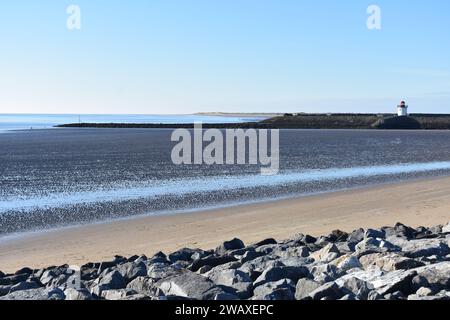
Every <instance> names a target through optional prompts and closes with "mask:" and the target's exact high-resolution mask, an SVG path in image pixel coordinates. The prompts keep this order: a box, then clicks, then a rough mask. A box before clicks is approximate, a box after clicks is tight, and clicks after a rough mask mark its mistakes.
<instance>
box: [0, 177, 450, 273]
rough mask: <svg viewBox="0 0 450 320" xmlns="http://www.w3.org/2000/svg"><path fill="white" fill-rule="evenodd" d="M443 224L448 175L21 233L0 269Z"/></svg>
mask: <svg viewBox="0 0 450 320" xmlns="http://www.w3.org/2000/svg"><path fill="white" fill-rule="evenodd" d="M448 221H450V177H434V178H430V179H425V180H423V179H420V180H417V181H408V182H401V183H393V184H383V185H378V186H370V187H365V188H359V189H352V190H345V191H337V192H333V193H326V194H318V195H310V196H302V197H299V198H289V199H281V200H274V201H269V202H262V203H253V204H244V205H237V206H232V207H225V208H217V209H205V210H198V211H194V212H189V213H178V214H173V215H163V216H143V217H132V218H131V219H123V220H117V221H112V222H107V223H97V224H92V225H83V226H77V227H70V228H64V229H59V230H54V231H51V232H46V233H36V234H28V235H26V236H24V237H18V238H11V239H6V240H2V241H1V242H0V270H2V271H3V272H10V271H14V270H18V269H20V268H21V267H23V266H29V267H33V268H40V267H44V266H48V265H50V264H54V265H60V264H65V263H69V264H75V265H81V264H84V263H87V262H96V261H103V260H108V259H111V258H112V257H113V256H114V255H122V256H131V255H134V254H146V255H147V256H151V255H153V254H154V253H155V252H157V251H160V250H162V251H165V252H169V251H175V250H177V249H180V248H182V247H195V248H198V247H199V248H202V249H208V248H211V247H215V246H217V245H218V244H219V243H220V242H223V241H226V240H229V239H231V238H234V237H239V238H241V239H242V240H244V241H245V242H246V243H251V242H255V241H259V240H261V239H263V238H269V237H273V238H275V239H277V240H282V239H286V238H289V237H291V236H293V235H295V234H297V233H305V234H311V235H313V236H316V235H320V234H326V233H328V232H331V231H332V230H335V229H341V230H343V231H347V232H350V231H352V230H354V229H357V228H360V227H363V228H376V227H381V226H384V225H393V224H395V223H396V222H402V223H406V224H408V225H411V226H414V227H418V226H419V225H421V224H423V223H424V222H425V223H426V224H427V225H436V224H445V223H448Z"/></svg>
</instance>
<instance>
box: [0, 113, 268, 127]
mask: <svg viewBox="0 0 450 320" xmlns="http://www.w3.org/2000/svg"><path fill="white" fill-rule="evenodd" d="M261 119H263V118H261V117H221V116H204V115H105V114H102V115H94V114H91V115H89V114H87V115H77V114H0V131H4V130H20V129H30V128H32V129H43V128H52V127H53V126H55V125H58V124H67V123H78V122H80V121H81V122H83V123H193V122H196V121H199V122H203V123H239V122H246V121H259V120H261Z"/></svg>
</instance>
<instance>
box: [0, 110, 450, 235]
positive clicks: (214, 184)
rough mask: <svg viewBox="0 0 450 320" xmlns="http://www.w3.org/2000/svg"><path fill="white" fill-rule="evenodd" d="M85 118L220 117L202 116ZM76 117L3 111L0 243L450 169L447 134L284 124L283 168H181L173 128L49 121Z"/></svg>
mask: <svg viewBox="0 0 450 320" xmlns="http://www.w3.org/2000/svg"><path fill="white" fill-rule="evenodd" d="M81 118H82V121H83V122H89V121H92V122H125V121H129V122H134V123H137V122H153V123H188V122H192V121H193V119H196V120H199V121H203V120H208V119H210V121H217V122H221V123H222V122H224V120H223V117H211V118H209V117H208V119H205V118H202V117H201V116H133V115H129V116H102V117H100V116H86V115H82V116H81ZM199 118H202V119H201V120H200V119H199ZM77 119H78V116H76V115H73V116H69V115H64V116H54V115H40V116H38V115H28V116H18V115H15V116H14V115H7V116H0V129H2V130H3V131H2V133H0V241H1V239H2V238H3V237H10V236H20V235H22V234H26V233H28V232H47V231H48V230H51V229H55V228H61V227H70V226H75V225H83V224H91V223H102V222H105V221H111V220H116V219H128V218H131V217H135V216H141V215H167V214H189V212H192V211H195V210H202V209H207V208H217V207H226V206H234V205H239V204H244V203H255V202H264V201H270V200H274V199H283V198H291V197H302V196H306V195H311V194H320V193H327V192H333V191H337V190H347V189H355V188H362V187H366V186H371V185H379V184H385V183H394V182H400V181H410V180H414V179H422V178H429V177H438V176H448V175H450V131H383V130H280V171H279V173H278V174H277V175H272V176H264V175H261V172H260V167H259V166H257V165H205V164H202V165H175V164H173V162H172V160H171V151H172V147H173V146H174V144H175V143H174V142H172V141H171V133H172V130H169V129H95V128H92V129H91V128H79V129H77V128H58V129H53V128H52V126H53V125H54V124H61V123H67V122H76V120H77ZM219 120H220V121H219ZM227 121H233V122H239V121H248V118H231V119H227ZM204 122H205V123H207V122H208V121H204ZM210 123H213V122H210ZM5 124H6V125H5ZM31 127H32V128H33V129H30V128H31Z"/></svg>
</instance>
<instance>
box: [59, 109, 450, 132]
mask: <svg viewBox="0 0 450 320" xmlns="http://www.w3.org/2000/svg"><path fill="white" fill-rule="evenodd" d="M58 127H71V128H192V127H193V124H176V123H174V124H145V123H144V124H143V123H138V124H133V123H73V124H65V125H59V126H58ZM203 128H219V129H224V128H255V129H391V130H395V129H398V130H400V129H401V130H408V129H409V130H419V129H422V130H450V114H411V115H410V116H409V117H397V115H394V114H355V113H333V114H319V113H317V114H311V113H301V114H285V115H283V116H276V117H272V118H270V119H266V120H263V121H260V122H246V123H235V124H227V123H221V124H206V123H205V124H203Z"/></svg>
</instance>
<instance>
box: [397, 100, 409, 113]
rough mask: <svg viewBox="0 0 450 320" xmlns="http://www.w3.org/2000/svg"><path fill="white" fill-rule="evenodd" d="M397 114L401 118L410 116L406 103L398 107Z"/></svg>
mask: <svg viewBox="0 0 450 320" xmlns="http://www.w3.org/2000/svg"><path fill="white" fill-rule="evenodd" d="M397 114H398V116H399V117H407V116H408V105H407V104H406V102H405V101H402V102H400V105H398V106H397Z"/></svg>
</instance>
